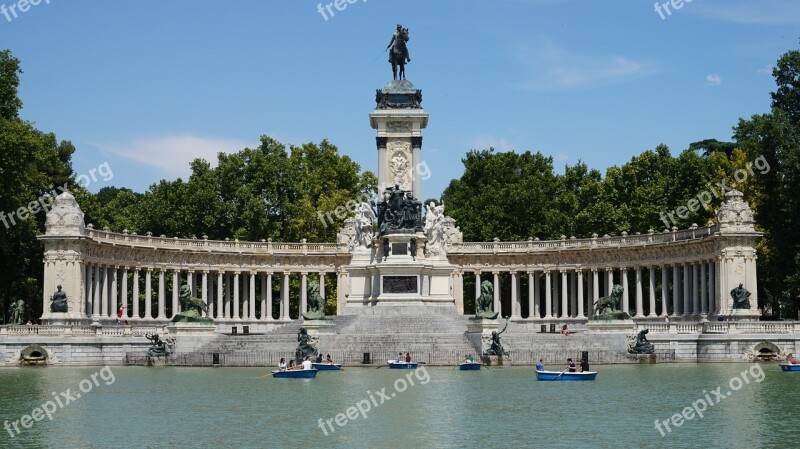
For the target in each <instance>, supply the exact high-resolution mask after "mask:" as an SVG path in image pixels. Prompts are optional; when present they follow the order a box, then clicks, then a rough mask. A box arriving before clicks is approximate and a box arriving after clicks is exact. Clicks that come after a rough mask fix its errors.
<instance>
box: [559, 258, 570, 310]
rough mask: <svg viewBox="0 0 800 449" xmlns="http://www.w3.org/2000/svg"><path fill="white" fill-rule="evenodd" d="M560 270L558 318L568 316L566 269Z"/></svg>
mask: <svg viewBox="0 0 800 449" xmlns="http://www.w3.org/2000/svg"><path fill="white" fill-rule="evenodd" d="M560 272H561V315H560V318H569V283H568V282H567V271H566V270H560Z"/></svg>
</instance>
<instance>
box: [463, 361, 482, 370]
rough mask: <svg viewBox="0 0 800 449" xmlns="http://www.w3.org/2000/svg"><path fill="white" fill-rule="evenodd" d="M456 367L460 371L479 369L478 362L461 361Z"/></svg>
mask: <svg viewBox="0 0 800 449" xmlns="http://www.w3.org/2000/svg"><path fill="white" fill-rule="evenodd" d="M458 369H460V370H461V371H478V370H479V369H481V363H480V362H461V363H459V364H458Z"/></svg>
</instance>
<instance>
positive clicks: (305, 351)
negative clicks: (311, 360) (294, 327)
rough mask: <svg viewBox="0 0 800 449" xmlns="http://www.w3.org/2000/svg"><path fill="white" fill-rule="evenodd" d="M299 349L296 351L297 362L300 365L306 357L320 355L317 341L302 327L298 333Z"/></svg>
mask: <svg viewBox="0 0 800 449" xmlns="http://www.w3.org/2000/svg"><path fill="white" fill-rule="evenodd" d="M297 341H298V344H297V349H295V351H294V358H295V360H297V361H298V363H300V361H302V360H303V359H304V358H306V357H316V356H317V354H319V351H318V350H317V347H316V344H317V339H316V338H314V337H312V336H310V335H308V331H306V329H305V328H304V327H301V328H300V330H299V331H298V332H297Z"/></svg>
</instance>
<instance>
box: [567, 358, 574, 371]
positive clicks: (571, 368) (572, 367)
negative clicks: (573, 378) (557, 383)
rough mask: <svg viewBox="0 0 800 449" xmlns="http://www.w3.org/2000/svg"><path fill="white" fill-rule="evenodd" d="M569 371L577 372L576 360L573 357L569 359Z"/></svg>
mask: <svg viewBox="0 0 800 449" xmlns="http://www.w3.org/2000/svg"><path fill="white" fill-rule="evenodd" d="M567 371H568V372H570V373H574V372H575V362H574V361H573V360H572V358H568V359H567Z"/></svg>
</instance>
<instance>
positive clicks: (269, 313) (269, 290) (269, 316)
mask: <svg viewBox="0 0 800 449" xmlns="http://www.w3.org/2000/svg"><path fill="white" fill-rule="evenodd" d="M272 320H274V318H273V317H272V273H267V321H272Z"/></svg>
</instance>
